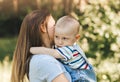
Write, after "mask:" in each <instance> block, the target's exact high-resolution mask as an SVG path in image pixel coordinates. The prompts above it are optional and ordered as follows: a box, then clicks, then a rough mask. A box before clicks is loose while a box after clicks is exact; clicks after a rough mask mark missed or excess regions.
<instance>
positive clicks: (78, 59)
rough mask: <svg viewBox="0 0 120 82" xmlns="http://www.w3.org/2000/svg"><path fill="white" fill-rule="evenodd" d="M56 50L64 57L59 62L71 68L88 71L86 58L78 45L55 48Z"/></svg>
mask: <svg viewBox="0 0 120 82" xmlns="http://www.w3.org/2000/svg"><path fill="white" fill-rule="evenodd" d="M56 50H57V51H58V52H59V53H60V54H61V55H62V56H63V57H64V59H61V61H62V62H63V63H64V64H66V65H69V66H70V67H71V68H73V69H76V68H80V69H90V66H89V64H88V61H87V58H86V56H85V54H84V52H83V51H82V49H81V48H80V46H79V45H78V44H76V43H75V44H74V45H73V46H65V47H60V48H56Z"/></svg>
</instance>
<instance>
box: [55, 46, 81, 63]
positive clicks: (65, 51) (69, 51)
mask: <svg viewBox="0 0 120 82" xmlns="http://www.w3.org/2000/svg"><path fill="white" fill-rule="evenodd" d="M56 50H57V51H58V53H59V54H60V55H62V56H63V57H64V58H65V60H66V61H68V60H70V59H71V58H73V57H74V56H76V55H78V54H79V52H78V51H77V50H76V49H75V48H74V47H73V46H65V47H60V48H56Z"/></svg>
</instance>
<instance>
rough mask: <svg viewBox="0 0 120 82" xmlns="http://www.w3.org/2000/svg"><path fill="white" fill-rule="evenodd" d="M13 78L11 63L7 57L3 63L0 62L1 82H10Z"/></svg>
mask: <svg viewBox="0 0 120 82" xmlns="http://www.w3.org/2000/svg"><path fill="white" fill-rule="evenodd" d="M10 76H11V62H10V61H9V57H8V56H6V57H5V58H4V60H3V62H0V82H10Z"/></svg>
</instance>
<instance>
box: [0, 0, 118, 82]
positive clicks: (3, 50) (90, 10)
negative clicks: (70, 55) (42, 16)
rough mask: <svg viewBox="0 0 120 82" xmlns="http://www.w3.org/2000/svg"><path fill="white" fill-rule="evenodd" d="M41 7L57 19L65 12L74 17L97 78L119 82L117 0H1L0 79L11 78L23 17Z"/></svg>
mask: <svg viewBox="0 0 120 82" xmlns="http://www.w3.org/2000/svg"><path fill="white" fill-rule="evenodd" d="M42 7H46V8H48V9H49V10H50V11H51V13H52V15H53V17H54V18H55V19H56V20H57V19H58V18H59V17H61V16H63V15H67V14H72V15H73V16H74V17H76V19H78V21H79V22H80V24H81V27H82V28H81V31H80V34H81V38H80V40H79V44H80V46H81V48H82V49H83V50H84V52H85V53H86V56H87V57H88V59H89V61H90V62H91V63H92V65H93V66H94V68H95V72H96V75H97V80H98V82H120V70H119V68H120V0H0V82H10V75H11V65H12V56H13V52H14V49H15V45H16V41H17V36H18V34H19V29H20V25H21V22H22V20H23V18H24V17H25V15H26V14H27V13H29V12H31V11H32V10H35V9H39V8H42Z"/></svg>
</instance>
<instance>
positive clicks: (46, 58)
mask: <svg viewBox="0 0 120 82" xmlns="http://www.w3.org/2000/svg"><path fill="white" fill-rule="evenodd" d="M50 61H57V60H56V59H55V58H54V57H52V56H50V55H41V54H37V55H33V56H32V58H31V60H30V64H32V65H39V64H41V63H47V62H50Z"/></svg>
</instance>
